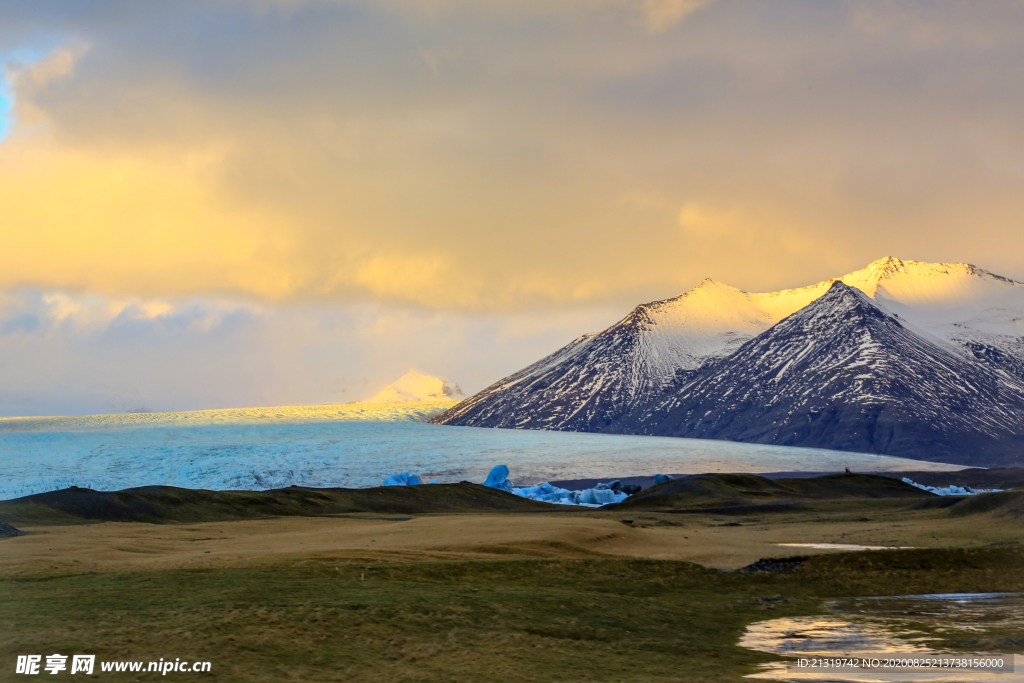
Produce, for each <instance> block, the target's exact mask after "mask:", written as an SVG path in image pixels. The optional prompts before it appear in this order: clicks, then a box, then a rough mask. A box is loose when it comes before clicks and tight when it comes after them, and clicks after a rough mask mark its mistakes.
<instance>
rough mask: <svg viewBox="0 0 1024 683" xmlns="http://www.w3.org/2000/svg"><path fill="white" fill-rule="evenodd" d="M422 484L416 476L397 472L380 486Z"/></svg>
mask: <svg viewBox="0 0 1024 683" xmlns="http://www.w3.org/2000/svg"><path fill="white" fill-rule="evenodd" d="M435 481H436V480H435ZM422 483H423V482H422V481H420V478H419V476H418V475H415V474H409V473H408V472H399V473H398V474H392V475H391V476H390V477H388V478H387V479H385V480H384V483H383V484H382V486H419V485H420V484H422Z"/></svg>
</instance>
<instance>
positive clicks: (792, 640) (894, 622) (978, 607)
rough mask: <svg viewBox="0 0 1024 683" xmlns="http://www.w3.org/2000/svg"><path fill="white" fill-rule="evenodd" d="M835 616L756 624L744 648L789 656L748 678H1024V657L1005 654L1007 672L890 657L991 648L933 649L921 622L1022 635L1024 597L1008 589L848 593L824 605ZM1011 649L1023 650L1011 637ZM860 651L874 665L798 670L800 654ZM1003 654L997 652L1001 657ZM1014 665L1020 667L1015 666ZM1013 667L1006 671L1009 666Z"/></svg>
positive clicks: (1011, 682) (1006, 682)
mask: <svg viewBox="0 0 1024 683" xmlns="http://www.w3.org/2000/svg"><path fill="white" fill-rule="evenodd" d="M826 607H827V608H828V609H829V610H830V611H831V612H833V614H832V615H829V616H817V617H796V618H784V619H771V620H769V621H762V622H758V623H756V624H751V625H750V626H749V627H748V628H747V631H746V633H745V634H744V636H743V638H742V639H741V640H740V645H741V646H743V647H746V648H750V649H752V650H758V651H760V652H772V653H775V654H780V655H783V656H786V657H789V658H791V659H790V660H789V661H788V662H776V663H771V664H765V665H762V668H761V670H760V671H759V672H757V673H755V674H751V675H750V676H748V678H760V679H769V680H777V681H863V682H868V681H930V682H933V683H940V682H946V681H949V682H957V683H966V682H975V681H977V682H987V681H993V682H996V683H999V682H1003V683H1018V682H1021V683H1024V657H1021V656H1019V655H1018V656H1016V658H1015V657H1014V655H1006V654H1005V652H1004V653H1002V655H1003V659H1004V665H1005V666H1004V670H965V669H962V668H961V669H949V668H947V669H930V670H929V669H921V668H917V669H898V668H897V669H894V668H891V667H886V666H884V664H885V660H887V659H893V658H895V659H904V658H908V657H909V658H911V659H948V658H950V657H955V658H963V657H978V658H981V659H986V660H990V659H992V658H993V656H992V654H990V653H970V654H968V653H963V652H958V653H948V652H943V651H941V650H938V649H931V648H930V647H929V642H930V641H931V640H932V637H928V636H927V635H926V634H925V633H924V632H922V631H918V630H914V628H913V626H912V624H922V625H926V626H928V627H930V628H931V629H933V630H934V631H935V632H937V633H940V634H942V633H950V634H951V633H962V632H964V631H967V632H969V633H977V634H979V635H983V634H984V633H986V632H988V631H989V630H990V629H1000V631H1001V632H1005V630H1015V631H1017V633H1018V634H1019V636H1020V637H1024V595H1020V594H1009V593H950V594H942V595H907V596H898V597H871V598H847V599H842V600H833V601H830V602H828V603H827V604H826ZM1007 649H1009V650H1013V649H1019V645H1016V644H1015V643H1013V642H1008V643H1007ZM853 656H856V657H857V659H858V660H859V661H861V662H862V661H863V660H864V659H865V658H868V659H871V660H878V661H879V662H881V663H882V664H883V666H879V667H874V668H864V667H846V666H844V667H842V668H839V669H836V668H831V669H825V670H822V669H808V668H799V669H798V668H797V667H796V666H794V663H795V662H796V661H798V660H800V659H804V660H815V659H821V658H825V659H834V658H844V657H853ZM997 657H998V655H997ZM1014 662H1016V670H1015V671H1014V667H1013V666H1012V664H1013V663H1014ZM1005 669H1008V670H1005Z"/></svg>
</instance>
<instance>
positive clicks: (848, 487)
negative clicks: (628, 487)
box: [608, 474, 935, 511]
mask: <svg viewBox="0 0 1024 683" xmlns="http://www.w3.org/2000/svg"><path fill="white" fill-rule="evenodd" d="M934 497H935V494H933V493H930V492H928V491H923V490H921V489H919V488H917V487H914V486H911V485H910V484H906V483H904V482H902V481H899V480H898V479H893V478H891V477H882V476H878V475H875V474H830V475H826V476H824V477H812V478H794V479H774V480H773V479H768V478H767V477H761V476H758V475H756V474H698V475H694V476H689V477H683V478H682V479H675V480H673V481H669V482H665V483H664V484H658V485H657V486H652V487H651V488H649V489H646V490H644V491H641V492H640V493H638V494H636V495H634V496H630V497H629V498H627V499H626V500H624V501H623V502H621V503H617V504H615V505H613V506H608V507H614V508H621V509H632V508H639V509H645V510H653V509H672V510H679V511H684V510H687V509H690V510H702V511H708V510H709V509H711V508H714V509H720V508H730V507H736V508H740V507H742V508H744V509H745V510H747V511H753V510H751V508H752V506H756V507H757V508H758V509H759V510H760V509H765V510H770V509H772V508H777V507H778V506H780V505H786V504H793V503H799V502H801V501H809V500H850V499H879V498H907V499H914V498H921V499H928V498H934Z"/></svg>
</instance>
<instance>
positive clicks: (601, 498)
mask: <svg viewBox="0 0 1024 683" xmlns="http://www.w3.org/2000/svg"><path fill="white" fill-rule="evenodd" d="M628 497H629V496H627V495H626V494H625V493H620V492H618V491H612V490H611V489H583V490H582V491H580V497H579V504H581V505H608V504H609V503H621V502H622V501H624V500H626V498H628Z"/></svg>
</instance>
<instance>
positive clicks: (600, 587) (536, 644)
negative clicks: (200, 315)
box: [0, 495, 1024, 682]
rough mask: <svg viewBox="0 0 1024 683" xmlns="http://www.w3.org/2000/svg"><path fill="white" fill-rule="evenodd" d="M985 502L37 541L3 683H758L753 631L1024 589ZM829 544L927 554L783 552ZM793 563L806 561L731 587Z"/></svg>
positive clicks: (570, 514) (1001, 515)
mask: <svg viewBox="0 0 1024 683" xmlns="http://www.w3.org/2000/svg"><path fill="white" fill-rule="evenodd" d="M1015 501H1017V502H1015ZM974 505H975V507H976V508H977V509H969V510H967V511H964V510H963V509H961V510H960V511H959V512H953V511H952V510H953V509H954V508H949V507H934V506H933V507H929V506H927V505H925V506H922V505H921V503H920V501H919V500H917V499H876V500H841V501H812V502H807V503H804V504H802V505H801V506H800V507H799V508H798V509H797V508H793V509H786V508H780V509H779V510H778V511H773V512H768V513H765V512H760V511H759V512H756V513H754V514H743V513H742V512H738V513H737V514H728V515H722V514H720V513H717V512H713V513H700V512H697V513H685V514H680V513H666V512H645V511H642V510H593V511H577V510H557V511H553V512H541V513H533V512H488V513H450V514H411V515H397V514H390V515H382V514H375V513H359V514H339V515H334V516H323V517H298V516H296V517H281V518H272V519H262V520H252V519H242V520H235V521H216V522H202V523H174V524H148V523H139V522H104V523H96V524H78V525H53V524H50V525H42V524H40V525H36V526H30V525H20V528H22V529H23V530H24V531H26V532H27V533H26V535H25V536H21V537H16V538H8V539H2V540H0V633H3V634H4V638H3V639H2V641H0V663H2V664H0V667H2V668H0V680H18V679H20V678H23V677H20V676H16V675H14V674H13V671H14V666H13V663H14V658H15V656H16V655H17V654H25V653H38V654H50V653H54V652H60V653H65V654H67V653H89V654H96V655H97V656H98V659H99V660H118V659H122V660H146V661H149V660H155V659H159V658H160V657H163V658H165V659H166V658H171V659H173V658H175V657H180V658H182V659H188V660H209V661H211V662H212V672H211V673H209V674H181V673H178V674H174V673H171V674H168V677H171V678H176V679H178V680H203V681H389V682H390V681H400V682H404V681H410V682H411V681H466V682H469V681H489V682H494V681H589V680H593V681H622V682H627V681H628V682H640V681H644V682H654V681H735V680H741V678H742V676H743V675H744V674H747V673H751V672H753V671H754V670H755V669H754V668H755V666H756V664H758V663H759V662H766V661H771V660H773V659H775V657H774V656H773V655H769V654H763V653H757V652H752V651H749V650H746V649H744V648H741V647H739V646H738V645H737V644H736V643H737V641H738V639H739V637H740V636H741V634H742V633H743V630H744V628H745V627H746V625H748V624H750V623H753V622H756V621H760V620H763V619H768V618H774V617H782V616H800V615H814V614H819V613H822V611H823V609H824V608H823V602H824V600H826V599H828V598H833V597H843V596H864V595H901V594H915V593H933V592H989V591H1022V590H1024V572H1021V571H1020V568H1021V567H1024V544H1022V542H1024V523H1022V517H1021V516H1020V515H1019V514H1017V512H1015V511H1017V510H1018V507H1016V506H1019V496H1018V497H1013V496H1012V495H1011V496H1010V497H1009V498H1007V497H1006V496H1005V495H1004V500H1002V501H1001V502H998V501H997V503H991V504H982V503H975V504H974ZM812 542H822V543H855V544H863V545H885V546H893V545H898V546H914V548H915V549H908V550H882V551H867V552H842V553H836V552H832V551H822V550H814V549H805V548H787V547H782V546H779V545H777V544H780V543H812ZM786 555H803V556H809V557H810V559H808V560H807V561H806V562H804V564H802V565H801V566H800V567H799V568H798V569H796V570H795V571H793V572H792V573H766V572H760V573H744V572H737V571H734V570H736V569H739V568H741V567H744V566H746V565H749V564H750V563H752V562H755V561H756V560H758V559H760V558H765V557H780V556H786ZM935 635H936V636H937V637H938V635H939V634H935ZM970 635H972V636H974V637H977V636H978V634H970ZM1021 635H1024V634H1013V633H990V634H983V637H982V638H981V642H980V643H975V644H974V645H972V647H973V649H974V650H977V649H979V648H984V647H986V646H988V647H991V648H993V649H998V650H999V651H1004V652H1005V651H1017V652H1024V648H1022V647H1016V648H1014V647H1007V646H1006V645H1005V643H1006V642H1009V641H1012V640H1013V638H1019V637H1020V636H1021ZM966 637H967V634H957V633H946V634H941V638H943V639H945V640H946V641H948V642H947V645H950V646H952V647H956V645H953V644H954V643H957V642H960V641H963V640H966ZM1000 639H1002V640H1000ZM1007 639H1009V640H1007ZM986 643H988V645H986ZM997 643H998V646H997ZM65 675H66V674H65ZM96 675H97V677H98V678H100V679H101V680H142V681H145V680H156V679H157V678H161V677H160V676H159V675H158V674H154V673H148V674H147V673H142V674H114V673H104V674H100V673H97V674H96Z"/></svg>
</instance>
